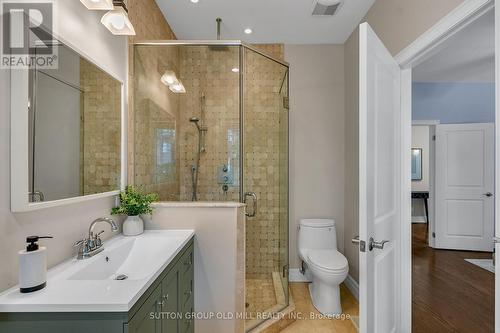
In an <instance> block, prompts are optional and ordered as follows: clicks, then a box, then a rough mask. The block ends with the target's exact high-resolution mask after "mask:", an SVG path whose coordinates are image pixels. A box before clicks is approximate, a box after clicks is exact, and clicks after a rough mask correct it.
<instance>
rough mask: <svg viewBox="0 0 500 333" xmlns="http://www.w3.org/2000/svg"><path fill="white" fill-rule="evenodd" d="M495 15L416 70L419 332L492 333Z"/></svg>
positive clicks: (415, 321) (415, 316)
mask: <svg viewBox="0 0 500 333" xmlns="http://www.w3.org/2000/svg"><path fill="white" fill-rule="evenodd" d="M494 73H495V13H494V10H493V9H491V10H489V11H488V12H486V13H485V14H483V15H481V16H480V17H478V18H477V19H475V20H474V21H473V22H471V23H470V24H468V25H467V26H466V27H464V28H463V29H461V30H460V31H458V32H457V33H456V34H454V35H453V36H452V37H450V38H448V39H447V40H446V41H445V42H444V43H442V44H441V45H440V46H439V47H438V48H437V49H436V50H434V51H433V52H432V54H431V55H429V56H427V57H426V58H425V60H423V61H421V62H420V63H419V64H418V65H417V66H414V67H413V68H412V98H411V102H412V103H411V104H412V122H413V126H412V145H411V175H412V176H411V180H412V184H411V187H412V209H411V220H412V225H411V239H412V241H411V243H412V332H437V331H439V332H472V331H477V332H494V325H495V323H494V317H495V314H494V312H495V274H494V266H493V260H492V253H493V249H494V242H493V238H494V223H495V220H494V170H495V161H494V160H495V157H494V155H495V147H494V145H495V139H494V137H495V135H494V128H495V75H494Z"/></svg>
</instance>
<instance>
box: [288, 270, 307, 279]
mask: <svg viewBox="0 0 500 333" xmlns="http://www.w3.org/2000/svg"><path fill="white" fill-rule="evenodd" d="M288 281H290V282H312V281H311V280H310V279H309V278H308V277H307V276H306V275H303V274H302V273H301V272H300V270H299V269H298V268H290V271H289V272H288Z"/></svg>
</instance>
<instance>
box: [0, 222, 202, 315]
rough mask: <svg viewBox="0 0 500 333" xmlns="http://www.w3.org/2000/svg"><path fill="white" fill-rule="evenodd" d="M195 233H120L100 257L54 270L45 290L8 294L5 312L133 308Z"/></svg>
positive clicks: (3, 297) (0, 303) (1, 301)
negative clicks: (128, 235)
mask: <svg viewBox="0 0 500 333" xmlns="http://www.w3.org/2000/svg"><path fill="white" fill-rule="evenodd" d="M193 236H194V231H193V230H148V231H145V232H144V234H142V235H139V236H135V237H125V236H123V235H118V236H116V237H113V238H112V239H110V240H108V241H106V242H104V251H102V252H101V253H99V254H97V255H95V256H94V257H91V258H89V259H83V260H76V258H72V259H70V260H67V261H65V262H63V263H61V264H59V265H57V266H55V267H53V268H52V269H50V270H49V271H48V276H47V287H46V288H45V289H42V290H40V291H37V292H34V293H30V294H21V293H20V292H19V287H17V286H16V287H14V288H11V289H9V290H7V291H5V292H3V293H2V294H0V312H17V311H21V312H51V311H54V312H57V311H66V312H72V311H74V312H77V311H78V312H85V311H89V312H90V311H94V312H95V311H109V312H113V311H129V310H130V309H131V307H132V306H133V305H134V303H135V302H136V301H137V300H138V299H139V297H140V296H141V295H142V294H143V293H144V291H145V290H146V289H147V288H148V287H149V286H150V285H151V283H153V281H154V280H155V279H156V278H157V277H158V276H159V274H160V273H161V272H162V271H163V270H164V269H165V268H166V267H167V266H168V264H169V263H170V262H171V261H172V260H173V259H174V258H175V256H176V255H177V254H178V253H179V251H180V250H181V249H182V248H183V247H184V246H185V245H186V244H187V243H188V242H189V240H190V239H191V238H192V237H193ZM49 251H50V248H49Z"/></svg>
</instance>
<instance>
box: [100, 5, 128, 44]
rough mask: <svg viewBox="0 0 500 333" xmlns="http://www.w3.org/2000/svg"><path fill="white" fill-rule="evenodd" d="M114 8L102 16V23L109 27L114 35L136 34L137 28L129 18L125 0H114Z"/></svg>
mask: <svg viewBox="0 0 500 333" xmlns="http://www.w3.org/2000/svg"><path fill="white" fill-rule="evenodd" d="M113 6H114V7H113V10H110V11H109V12H107V13H106V14H104V15H103V17H102V18H101V23H102V24H103V25H104V26H105V27H106V28H108V30H109V31H111V33H112V34H113V35H127V36H131V35H132V36H133V35H135V30H134V27H133V25H132V23H131V22H130V19H129V18H128V10H127V6H126V5H125V1H124V0H113Z"/></svg>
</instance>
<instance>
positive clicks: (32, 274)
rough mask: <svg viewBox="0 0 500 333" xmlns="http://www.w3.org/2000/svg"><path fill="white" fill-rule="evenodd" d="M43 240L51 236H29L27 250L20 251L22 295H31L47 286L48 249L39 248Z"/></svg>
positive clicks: (20, 286) (20, 285)
mask: <svg viewBox="0 0 500 333" xmlns="http://www.w3.org/2000/svg"><path fill="white" fill-rule="evenodd" d="M41 238H52V237H51V236H29V237H27V238H26V243H28V245H27V246H26V250H21V251H19V288H20V291H21V293H31V292H33V291H37V290H40V289H43V288H45V286H46V285H47V249H46V248H45V247H43V246H38V243H37V242H38V240H39V239H41Z"/></svg>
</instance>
